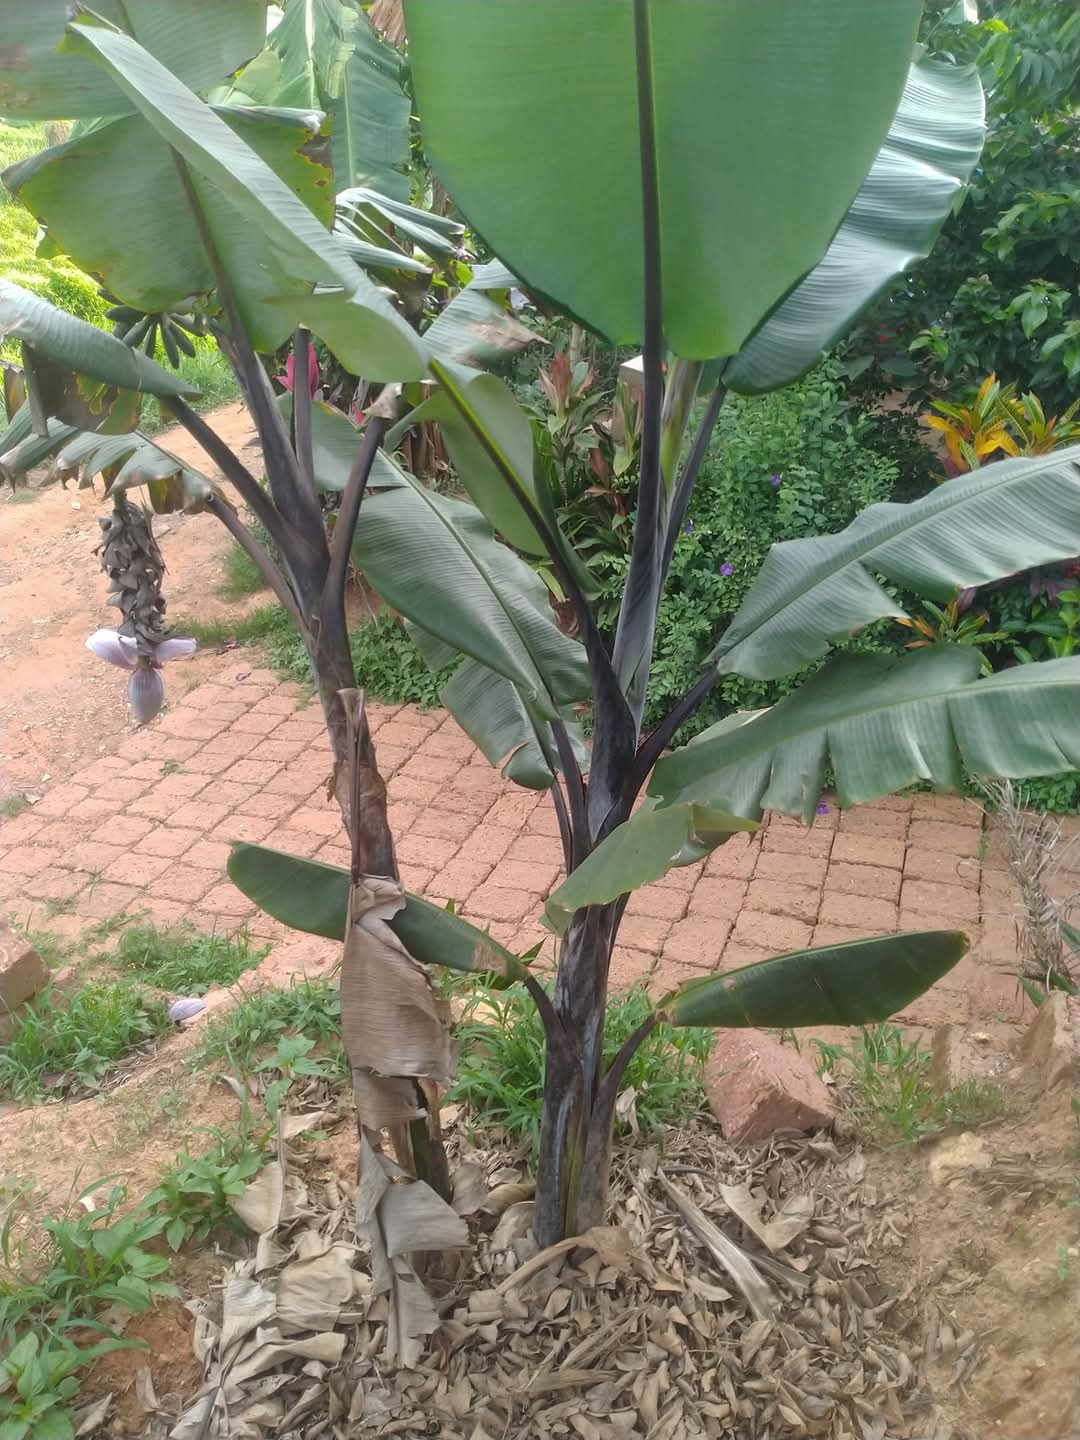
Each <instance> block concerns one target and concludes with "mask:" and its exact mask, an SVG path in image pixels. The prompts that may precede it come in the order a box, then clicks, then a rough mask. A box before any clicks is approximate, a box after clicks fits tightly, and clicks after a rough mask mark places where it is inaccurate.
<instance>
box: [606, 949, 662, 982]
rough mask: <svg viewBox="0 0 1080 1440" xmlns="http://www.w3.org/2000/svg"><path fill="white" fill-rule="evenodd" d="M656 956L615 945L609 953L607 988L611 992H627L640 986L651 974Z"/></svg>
mask: <svg viewBox="0 0 1080 1440" xmlns="http://www.w3.org/2000/svg"><path fill="white" fill-rule="evenodd" d="M655 964H656V956H655V955H650V954H649V953H648V952H647V951H645V950H632V949H630V947H629V946H627V945H616V946H615V949H614V950H613V951H612V952H611V969H610V970H609V971H608V988H609V989H610V990H612V991H613V992H615V991H619V990H629V989H630V987H631V986H632V985H637V984H640V982H641V981H642V980H644V979H645V978H646V977H647V976H648V975H649V974H651V972H652V968H653V966H654V965H655Z"/></svg>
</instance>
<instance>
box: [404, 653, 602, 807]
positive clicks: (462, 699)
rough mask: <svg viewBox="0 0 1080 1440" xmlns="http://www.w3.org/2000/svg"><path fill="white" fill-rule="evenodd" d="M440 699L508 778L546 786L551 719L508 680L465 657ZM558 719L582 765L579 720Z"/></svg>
mask: <svg viewBox="0 0 1080 1440" xmlns="http://www.w3.org/2000/svg"><path fill="white" fill-rule="evenodd" d="M436 644H437V645H439V646H440V647H441V642H439V641H437V642H436ZM424 648H425V647H421V649H424ZM451 658H452V657H451ZM436 668H440V669H441V668H442V667H441V666H437V667H436ZM439 699H440V700H441V701H442V703H443V704H444V705H445V706H446V708H447V710H449V711H450V714H451V715H453V717H454V719H455V720H456V721H457V723H458V724H459V725H460V726H461V728H462V729H463V730H464V731H465V733H466V735H468V737H469V739H470V740H472V741H473V743H474V744H475V745H476V747H477V748H478V749H479V750H480V752H481V753H482V754H483V755H484V756H485V757H486V759H488V760H489V761H490V762H491V764H492V765H502V767H503V774H504V775H505V776H506V778H507V779H508V780H513V781H514V783H515V784H517V785H522V786H524V787H525V788H526V789H527V790H547V789H550V787H551V785H552V784H553V782H554V779H555V773H554V772H555V770H557V769H559V764H558V758H557V752H556V744H555V737H554V736H553V735H552V733H551V722H550V721H549V720H546V719H544V717H543V716H542V715H540V714H538V713H537V712H536V710H535V708H530V707H529V706H528V705H527V704H526V703H525V701H524V699H523V698H522V696H521V692H520V691H519V690H518V688H517V686H516V685H514V684H513V683H512V681H510V680H507V679H505V678H504V677H503V676H502V675H496V674H495V672H494V671H493V670H489V669H488V667H487V666H486V665H481V664H480V662H479V661H478V660H471V659H465V660H462V662H461V664H460V665H459V666H458V667H457V669H456V670H455V671H454V673H453V675H452V676H451V677H450V679H449V681H448V682H447V683H446V685H444V686H443V689H442V691H441V692H440V695H439ZM563 723H564V724H565V726H566V729H567V733H568V735H569V737H570V743H571V745H572V746H573V749H574V754H575V756H576V758H577V762H578V764H579V765H580V767H581V769H582V770H583V771H587V770H588V768H589V751H588V747H587V746H586V744H585V739H584V736H583V735H582V731H581V726H580V724H578V723H577V722H576V721H575V720H574V719H573V718H572V716H569V715H567V716H564V719H563Z"/></svg>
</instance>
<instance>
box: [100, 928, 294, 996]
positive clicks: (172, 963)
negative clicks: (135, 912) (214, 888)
mask: <svg viewBox="0 0 1080 1440" xmlns="http://www.w3.org/2000/svg"><path fill="white" fill-rule="evenodd" d="M269 949H270V946H269V945H261V946H260V945H256V944H254V943H253V941H252V939H251V937H250V935H249V934H248V932H247V931H246V930H238V931H237V932H236V934H234V935H232V936H229V935H216V934H215V935H207V934H204V933H203V932H202V931H199V930H196V929H195V928H194V927H193V926H191V925H186V924H180V925H172V926H169V927H167V928H166V929H159V928H158V927H157V926H156V925H153V924H149V923H146V922H143V923H139V922H134V923H132V924H130V925H127V926H125V927H124V929H123V931H122V932H121V934H120V939H119V941H118V942H117V945H116V950H115V952H114V955H113V959H114V962H115V964H116V965H118V966H119V967H120V969H122V970H125V971H127V973H128V974H130V975H133V976H134V977H135V978H136V979H139V980H144V981H146V982H147V983H148V984H151V985H154V986H156V987H157V989H159V990H167V991H169V992H171V993H172V994H174V995H205V994H206V992H207V990H209V989H210V987H211V985H234V984H235V983H236V981H237V980H239V978H240V976H241V975H243V973H244V972H245V971H246V970H252V969H254V967H255V966H256V965H258V963H259V961H260V960H261V959H262V958H263V956H264V955H266V954H267V952H268V951H269Z"/></svg>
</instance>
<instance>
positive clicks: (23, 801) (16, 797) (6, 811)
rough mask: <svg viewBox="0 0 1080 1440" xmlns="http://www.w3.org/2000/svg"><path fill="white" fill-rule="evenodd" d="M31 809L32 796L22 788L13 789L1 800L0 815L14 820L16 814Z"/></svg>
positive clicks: (21, 813)
mask: <svg viewBox="0 0 1080 1440" xmlns="http://www.w3.org/2000/svg"><path fill="white" fill-rule="evenodd" d="M29 809H30V797H29V796H28V795H24V794H23V792H22V791H21V790H12V791H11V792H10V794H8V795H5V796H4V798H3V799H2V800H0V816H3V818H4V819H5V820H14V819H15V817H16V815H23V814H25V812H26V811H27V810H29Z"/></svg>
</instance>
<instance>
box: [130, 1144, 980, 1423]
mask: <svg viewBox="0 0 1080 1440" xmlns="http://www.w3.org/2000/svg"><path fill="white" fill-rule="evenodd" d="M299 1124H300V1121H296V1125H299ZM290 1128H291V1129H293V1130H295V1128H296V1126H295V1125H293V1126H291V1127H290ZM450 1148H451V1151H452V1152H453V1151H454V1150H456V1149H459V1148H460V1145H459V1142H458V1139H457V1137H456V1136H454V1137H452V1143H451V1146H450ZM373 1157H374V1158H373ZM458 1158H459V1159H462V1158H464V1157H463V1156H461V1155H459V1157H458ZM365 1167H366V1171H367V1179H366V1181H365V1180H364V1179H363V1178H362V1182H361V1187H360V1189H361V1202H362V1203H361V1206H360V1210H361V1219H362V1220H364V1222H365V1223H364V1232H365V1238H364V1239H363V1240H358V1239H357V1235H356V1232H355V1229H354V1219H355V1210H354V1204H353V1202H354V1196H353V1195H351V1194H348V1195H347V1194H345V1193H344V1187H343V1186H342V1184H341V1183H340V1182H339V1181H338V1179H337V1177H336V1176H335V1175H333V1174H327V1173H325V1172H324V1171H321V1170H320V1167H319V1162H318V1161H317V1160H315V1159H312V1158H311V1157H307V1158H305V1159H303V1160H301V1159H300V1158H299V1154H298V1152H294V1151H293V1150H292V1149H291V1148H290V1147H289V1146H288V1145H287V1144H284V1143H283V1144H282V1145H281V1146H279V1157H278V1159H277V1160H275V1161H274V1162H272V1163H271V1165H269V1166H267V1168H266V1171H264V1172H263V1177H262V1178H260V1181H259V1182H257V1184H256V1185H255V1186H254V1187H253V1189H254V1195H253V1196H251V1195H249V1197H246V1198H248V1199H250V1203H249V1204H247V1205H246V1210H247V1213H248V1214H249V1216H250V1218H251V1222H252V1223H253V1224H254V1225H256V1226H263V1225H265V1226H266V1227H267V1228H266V1229H264V1230H262V1231H261V1233H260V1235H259V1239H258V1242H257V1244H256V1245H255V1247H254V1251H255V1253H253V1254H252V1255H250V1256H248V1257H247V1258H246V1259H243V1260H240V1261H238V1262H236V1263H235V1264H234V1266H233V1268H232V1270H231V1271H229V1273H228V1274H227V1275H226V1277H225V1279H224V1283H223V1284H222V1285H221V1287H220V1288H219V1289H217V1290H216V1291H215V1292H214V1293H212V1294H211V1295H210V1296H209V1297H208V1298H207V1299H205V1300H200V1301H193V1302H191V1306H190V1308H191V1309H192V1310H193V1311H194V1313H195V1314H196V1317H197V1324H196V1333H195V1351H196V1355H197V1357H198V1359H199V1361H200V1363H201V1364H202V1366H203V1370H204V1374H205V1384H204V1386H203V1388H202V1390H201V1391H200V1392H199V1393H198V1394H197V1395H195V1396H193V1397H191V1399H190V1401H189V1403H188V1405H187V1408H186V1410H185V1411H184V1413H183V1414H182V1415H181V1416H180V1418H179V1420H178V1421H175V1420H174V1422H170V1426H169V1428H167V1429H166V1428H165V1427H164V1425H162V1428H161V1429H160V1430H159V1431H156V1432H144V1433H156V1434H160V1435H161V1436H164V1435H165V1434H168V1435H170V1436H171V1437H172V1440H223V1437H230V1440H241V1437H242V1440H249V1437H250V1440H263V1437H270V1436H274V1437H280V1440H293V1437H295V1440H301V1437H303V1440H320V1437H327V1440H345V1437H358V1436H359V1437H362V1436H366V1435H371V1436H380V1437H381V1436H392V1435H399V1436H406V1437H419V1436H424V1435H438V1436H440V1437H444V1440H503V1437H508V1436H513V1437H515V1440H547V1437H568V1440H684V1437H685V1440H694V1437H709V1440H780V1437H786V1436H822V1437H827V1440H905V1437H908V1440H914V1437H919V1440H925V1437H931V1436H932V1437H934V1440H950V1437H951V1440H960V1437H959V1436H957V1435H954V1434H953V1432H952V1430H951V1428H950V1426H949V1424H948V1422H947V1421H946V1420H945V1418H944V1416H943V1415H942V1413H941V1412H940V1411H939V1410H938V1409H937V1407H936V1406H935V1404H934V1403H933V1401H932V1400H931V1398H930V1390H929V1385H930V1381H931V1379H933V1380H934V1381H935V1382H939V1383H940V1380H941V1378H942V1375H943V1374H944V1376H945V1378H946V1379H948V1378H950V1375H951V1377H952V1378H954V1379H955V1381H956V1383H963V1381H964V1379H965V1377H966V1376H967V1375H969V1374H970V1373H971V1369H972V1368H973V1367H974V1365H975V1364H977V1359H978V1342H977V1340H976V1338H975V1337H974V1336H973V1335H970V1334H958V1333H957V1332H956V1329H955V1327H953V1326H952V1324H951V1322H950V1320H949V1311H948V1301H947V1299H945V1298H941V1297H939V1298H938V1299H937V1300H935V1301H934V1303H933V1304H925V1303H921V1302H920V1299H919V1297H918V1296H916V1295H915V1285H916V1279H915V1277H914V1276H912V1280H911V1285H910V1288H909V1290H907V1291H905V1292H904V1293H896V1292H895V1291H891V1290H889V1289H887V1288H886V1287H885V1286H884V1285H883V1284H882V1283H881V1281H880V1280H879V1278H878V1271H879V1266H880V1261H881V1258H882V1256H883V1255H885V1254H887V1253H891V1254H894V1255H895V1254H896V1253H897V1252H899V1251H900V1249H901V1248H902V1246H903V1243H904V1238H905V1230H906V1223H907V1217H906V1214H905V1212H904V1210H903V1209H902V1207H901V1206H900V1205H899V1204H898V1202H896V1201H895V1200H894V1199H893V1198H892V1197H890V1196H886V1195H884V1194H882V1193H879V1192H877V1191H876V1190H875V1188H874V1187H873V1186H871V1185H869V1184H868V1183H867V1181H866V1179H865V1169H866V1167H865V1162H864V1160H863V1157H862V1155H861V1153H860V1152H859V1150H858V1149H857V1147H855V1146H853V1145H852V1144H850V1143H848V1144H846V1145H838V1144H837V1143H835V1142H834V1141H832V1140H828V1139H825V1138H811V1139H809V1140H808V1139H807V1138H806V1137H803V1136H791V1137H774V1138H773V1139H772V1140H771V1141H769V1142H767V1143H764V1144H762V1145H759V1146H757V1147H744V1148H742V1149H741V1150H734V1149H732V1148H730V1147H729V1146H727V1145H726V1144H724V1142H723V1141H722V1140H721V1139H720V1137H719V1132H715V1133H714V1132H713V1131H711V1130H710V1129H708V1128H707V1127H706V1128H705V1129H699V1130H697V1131H695V1132H694V1133H692V1134H690V1133H687V1134H679V1135H673V1136H669V1137H668V1142H667V1145H666V1148H665V1154H664V1157H663V1159H662V1160H661V1159H660V1157H659V1156H658V1155H657V1153H656V1152H655V1151H654V1150H646V1151H642V1150H640V1149H634V1150H629V1151H623V1152H622V1153H621V1154H619V1156H618V1157H617V1161H616V1167H615V1170H616V1173H615V1176H614V1180H613V1191H612V1198H613V1204H612V1221H613V1223H612V1224H611V1225H610V1226H605V1227H599V1228H597V1229H595V1230H592V1231H590V1232H588V1234H587V1235H584V1236H581V1237H579V1238H578V1239H575V1240H570V1241H566V1242H563V1243H560V1244H558V1245H555V1246H552V1247H551V1248H550V1249H549V1250H546V1251H543V1252H540V1253H538V1252H537V1248H536V1244H535V1241H534V1240H533V1239H532V1236H531V1233H530V1230H529V1223H530V1219H531V1201H530V1199H529V1195H530V1193H531V1187H530V1185H529V1182H528V1180H527V1178H526V1177H525V1175H524V1173H523V1167H522V1166H521V1165H520V1163H518V1162H517V1157H515V1156H510V1157H509V1159H508V1154H507V1152H506V1151H494V1150H493V1151H487V1152H477V1151H475V1150H470V1151H468V1152H467V1158H465V1163H464V1164H461V1165H459V1166H458V1169H457V1172H456V1173H457V1177H458V1184H457V1187H456V1198H455V1204H454V1206H453V1207H449V1206H444V1205H443V1202H442V1201H438V1200H437V1197H435V1196H434V1193H433V1192H431V1191H429V1190H428V1189H427V1187H423V1186H417V1185H415V1184H410V1183H409V1182H407V1181H406V1180H404V1179H403V1178H402V1177H401V1176H400V1174H398V1173H396V1172H395V1167H393V1165H392V1162H390V1161H389V1160H388V1158H387V1157H386V1156H385V1155H381V1154H379V1153H378V1152H373V1151H371V1149H370V1147H368V1150H367V1153H366V1154H365V1157H364V1165H362V1167H361V1174H362V1177H363V1175H364V1171H365ZM418 1191H425V1192H426V1193H424V1194H421V1195H419V1199H418V1200H417V1198H416V1192H418ZM395 1192H398V1193H397V1194H395ZM409 1197H411V1199H412V1200H413V1201H415V1202H416V1203H417V1204H419V1208H420V1209H421V1210H422V1211H423V1216H422V1222H423V1226H422V1228H424V1229H425V1236H426V1239H425V1241H424V1243H425V1244H429V1245H431V1246H433V1247H435V1249H434V1251H433V1252H432V1251H429V1252H428V1253H427V1254H426V1255H425V1254H417V1253H415V1252H412V1251H410V1252H409V1253H405V1252H404V1251H403V1250H402V1248H401V1247H402V1245H403V1244H405V1243H406V1241H405V1239H404V1238H403V1237H405V1236H408V1235H409V1234H413V1233H415V1226H416V1224H417V1223H418V1222H417V1217H416V1216H415V1215H412V1214H411V1213H410V1214H409V1215H404V1216H402V1215H398V1216H395V1215H394V1209H395V1208H396V1207H397V1206H400V1205H402V1204H408V1203H409ZM390 1200H392V1201H393V1206H391V1207H388V1208H387V1209H385V1210H383V1209H382V1208H381V1207H383V1206H386V1205H387V1202H388V1201H390ZM431 1200H435V1202H436V1203H435V1206H434V1207H432V1205H431V1203H430V1202H431ZM440 1207H441V1208H440ZM429 1212H430V1213H429ZM436 1212H437V1213H436ZM275 1217H276V1218H275ZM466 1232H467V1234H466ZM717 1235H719V1236H720V1237H721V1238H720V1242H719V1244H718V1243H717V1238H716V1237H717ZM371 1236H374V1237H375V1239H374V1243H372V1242H371V1240H370V1239H369V1238H368V1237H371ZM466 1238H467V1239H468V1242H469V1247H470V1248H468V1249H465V1248H461V1247H462V1246H463V1245H464V1242H465V1240H466ZM399 1264H400V1265H401V1266H403V1267H405V1268H404V1269H402V1270H397V1268H396V1267H398V1266H399ZM421 1281H422V1282H423V1283H422V1286H421ZM402 1284H405V1285H406V1286H407V1287H409V1288H408V1291H407V1294H406V1295H405V1296H404V1297H403V1296H402V1295H400V1294H398V1293H397V1292H398V1291H399V1290H400V1288H401V1286H402ZM920 1293H921V1292H920ZM924 1335H925V1337H926V1338H925V1340H924V1338H923V1337H924ZM395 1349H396V1350H397V1352H398V1353H399V1354H400V1355H402V1356H403V1357H404V1362H405V1363H398V1364H393V1363H388V1362H387V1360H386V1355H387V1352H388V1350H395ZM159 1418H160V1417H159Z"/></svg>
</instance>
